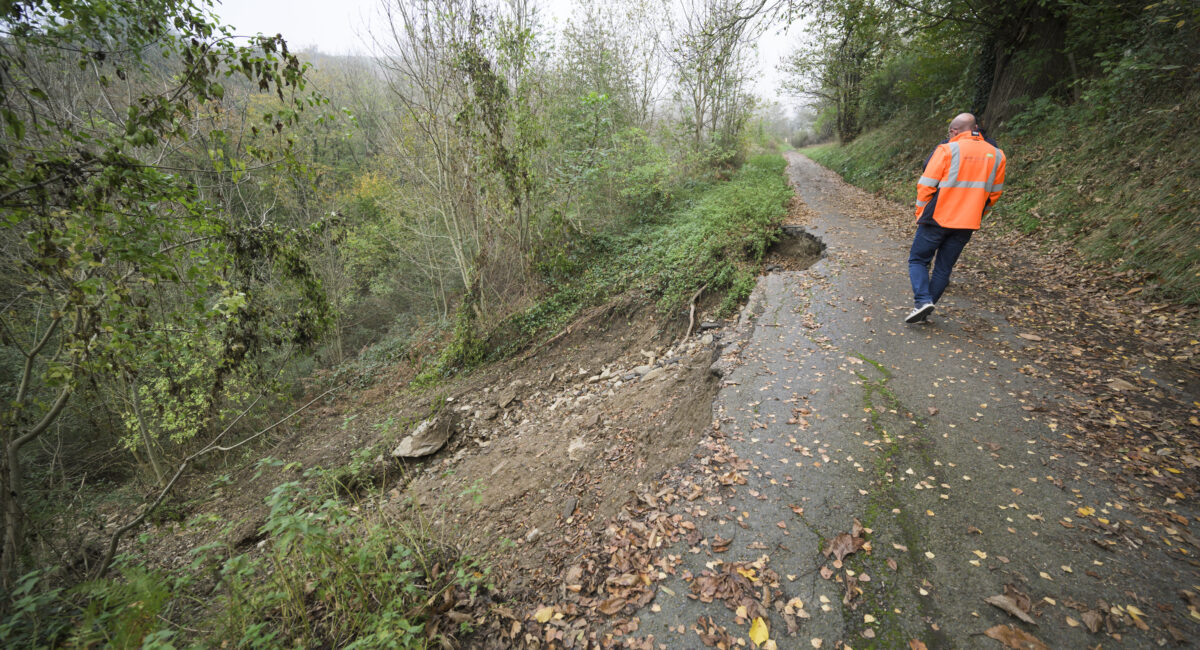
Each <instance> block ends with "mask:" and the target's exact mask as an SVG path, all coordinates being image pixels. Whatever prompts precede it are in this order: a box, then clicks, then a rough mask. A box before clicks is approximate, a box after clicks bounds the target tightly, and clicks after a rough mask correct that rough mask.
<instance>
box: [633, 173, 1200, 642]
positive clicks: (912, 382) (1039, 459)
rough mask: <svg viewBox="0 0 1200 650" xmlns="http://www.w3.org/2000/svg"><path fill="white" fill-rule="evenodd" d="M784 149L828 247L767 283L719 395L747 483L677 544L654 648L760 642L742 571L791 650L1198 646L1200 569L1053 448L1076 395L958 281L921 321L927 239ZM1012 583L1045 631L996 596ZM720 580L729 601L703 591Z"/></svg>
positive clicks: (719, 410)
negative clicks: (1190, 598) (886, 218)
mask: <svg viewBox="0 0 1200 650" xmlns="http://www.w3.org/2000/svg"><path fill="white" fill-rule="evenodd" d="M788 156H789V157H788V160H789V163H790V164H789V168H788V173H789V175H790V177H791V179H792V181H793V183H794V185H795V187H796V191H797V194H798V195H799V197H800V198H801V199H802V200H803V202H804V203H805V204H806V205H807V206H808V208H809V209H810V212H811V220H810V223H808V224H806V227H807V229H808V230H809V232H811V233H812V234H813V235H815V236H817V237H818V238H820V239H821V240H822V241H823V242H824V243H825V244H826V246H827V248H826V251H825V256H824V258H823V259H822V260H821V261H819V262H818V263H817V264H815V265H814V266H812V267H811V268H810V269H808V270H806V271H798V272H780V273H773V274H770V275H766V276H763V277H762V278H760V282H759V285H758V287H757V289H756V290H755V293H754V296H753V297H752V298H751V304H750V307H749V309H751V310H752V311H753V314H754V325H753V328H752V329H751V330H750V331H749V333H748V334H747V335H746V338H745V339H744V341H743V342H742V345H741V347H740V354H739V357H738V362H737V365H736V367H735V368H734V369H733V370H732V371H731V372H728V373H727V374H726V375H725V376H724V377H723V382H724V386H723V388H722V389H721V391H720V393H719V395H718V397H717V400H716V402H715V404H714V416H715V418H716V419H717V420H718V421H719V423H720V428H721V431H723V432H724V434H725V436H726V441H727V442H728V444H729V446H730V447H731V448H732V450H733V452H734V453H736V455H737V456H738V457H739V458H740V459H742V461H743V462H746V463H747V464H746V465H744V466H743V471H742V472H741V475H742V476H744V477H745V479H746V483H745V484H744V485H736V484H735V485H733V486H732V487H730V488H725V489H723V490H722V493H723V494H722V496H721V497H709V498H707V499H706V500H703V501H698V502H697V503H696V506H695V510H693V514H697V515H700V516H697V517H696V518H695V523H696V525H697V531H698V533H699V537H700V538H702V539H703V541H702V542H700V543H696V544H694V545H691V546H690V547H689V545H688V544H686V543H681V544H677V545H676V547H675V548H673V549H671V550H670V551H669V552H671V553H678V554H681V556H682V564H681V565H680V566H679V567H678V568H677V570H676V571H675V575H674V576H671V577H669V578H667V579H666V580H664V581H663V582H662V586H664V587H666V589H661V588H660V589H659V591H658V593H657V595H656V597H655V599H654V601H653V606H648V607H646V608H644V609H643V610H641V611H639V612H637V616H638V617H639V619H640V628H639V629H638V635H639V636H641V637H642V638H644V639H646V638H649V637H650V636H651V635H652V636H653V644H654V645H655V646H659V647H668V648H683V647H703V645H704V643H703V639H702V637H701V636H699V635H698V633H697V628H698V626H697V620H698V619H700V618H701V617H711V618H712V622H713V625H714V626H715V627H716V628H720V627H723V628H724V629H725V631H727V632H728V633H729V634H730V635H731V636H732V637H733V638H734V639H736V638H738V637H741V638H744V639H747V647H751V644H750V643H749V639H750V629H751V620H750V619H751V618H752V615H753V613H754V611H755V607H754V606H752V607H751V608H750V610H748V612H747V616H746V618H741V619H739V618H737V617H736V614H735V612H734V611H732V606H727V604H726V602H724V601H722V600H721V598H720V594H721V593H725V592H722V591H721V589H726V588H728V587H729V585H728V584H724V583H722V585H718V580H717V578H718V577H719V576H720V575H721V572H722V571H723V570H725V569H728V567H729V566H730V565H732V564H733V563H735V562H741V563H743V564H739V565H738V567H740V568H741V569H742V572H741V573H740V575H743V576H744V577H745V578H746V579H747V581H748V582H743V583H742V587H747V586H749V588H750V589H753V590H754V591H755V595H756V596H755V600H757V602H758V603H759V604H761V605H765V609H767V610H769V611H770V615H769V616H768V617H766V622H768V624H769V630H770V631H769V636H770V639H771V641H772V642H774V643H775V644H777V646H778V647H780V648H792V647H797V648H810V647H824V648H833V647H840V646H839V643H840V644H843V645H849V646H851V647H854V648H862V647H872V646H877V647H887V648H893V647H905V648H907V647H910V645H909V644H910V642H913V641H919V642H920V643H924V644H925V645H926V646H927V647H930V648H977V647H982V648H987V647H995V648H1001V647H1003V646H1002V645H1001V643H999V642H998V641H993V640H991V639H989V638H986V636H984V634H985V632H986V631H988V630H989V629H991V628H994V627H995V626H997V625H1009V624H1012V625H1014V626H1015V630H1017V631H1013V630H1008V631H1004V630H994V631H993V632H992V634H993V635H996V634H1000V633H1001V632H1003V633H1005V634H1009V635H1017V636H1019V635H1020V634H1022V633H1026V634H1030V635H1032V636H1033V637H1036V638H1037V639H1040V640H1041V641H1042V642H1044V643H1045V644H1046V645H1047V646H1048V647H1052V648H1085V647H1094V646H1095V645H1096V644H1103V646H1104V647H1106V648H1107V647H1118V646H1119V647H1159V646H1160V644H1162V643H1169V644H1171V645H1174V643H1175V639H1177V638H1179V635H1182V636H1183V638H1190V639H1195V638H1200V621H1198V620H1196V619H1195V617H1194V616H1191V615H1189V611H1188V606H1187V603H1186V602H1185V601H1184V600H1181V598H1180V596H1179V593H1178V592H1179V590H1180V589H1183V588H1189V587H1190V588H1191V589H1193V590H1195V588H1196V587H1195V586H1196V585H1197V584H1200V575H1198V574H1197V570H1196V565H1195V564H1194V563H1192V562H1189V561H1188V560H1187V557H1186V554H1185V553H1175V554H1172V553H1171V551H1172V550H1173V549H1170V548H1165V547H1164V545H1163V544H1164V543H1163V541H1162V540H1163V539H1164V534H1163V526H1162V524H1161V523H1154V522H1152V521H1149V520H1147V519H1145V518H1143V517H1142V516H1141V514H1140V512H1139V510H1138V508H1136V507H1134V506H1133V505H1131V504H1130V503H1129V502H1128V501H1126V500H1124V499H1122V498H1121V496H1120V495H1119V493H1118V492H1117V491H1116V490H1114V489H1112V487H1111V486H1110V485H1109V483H1108V482H1107V480H1106V477H1105V475H1104V474H1103V473H1102V472H1099V471H1097V470H1096V468H1095V467H1094V466H1092V464H1091V463H1089V461H1088V459H1085V458H1080V457H1076V456H1074V455H1072V454H1070V453H1067V452H1064V451H1063V450H1061V449H1058V448H1056V447H1054V446H1052V444H1051V442H1050V441H1051V440H1052V439H1056V438H1057V437H1058V436H1060V435H1061V432H1059V431H1057V430H1056V427H1057V424H1056V422H1054V421H1052V420H1051V419H1050V418H1048V417H1046V416H1045V414H1044V413H1043V412H1042V407H1043V406H1044V405H1046V404H1049V403H1052V402H1054V401H1055V400H1057V399H1060V397H1061V396H1062V394H1063V392H1064V390H1066V389H1064V388H1063V386H1062V385H1059V384H1055V383H1051V382H1050V381H1048V380H1047V379H1045V378H1036V377H1031V376H1029V375H1027V374H1023V373H1022V372H1020V370H1019V365H1020V364H1019V363H1018V362H1016V361H1015V357H1013V356H1011V352H1007V354H1006V351H1009V350H1010V349H1011V348H1015V347H1019V346H1020V345H1021V344H1022V343H1023V340H1022V339H1021V338H1019V337H1018V332H1016V331H1015V330H1013V328H1012V327H1010V326H1009V325H1008V323H1007V321H1006V319H1005V318H1004V317H1003V315H1002V314H999V313H995V312H994V311H992V308H991V306H990V305H988V304H978V303H975V302H972V301H971V300H970V299H969V298H968V296H970V295H972V292H971V291H970V283H969V281H968V280H969V278H964V277H963V276H962V275H961V274H960V275H959V276H958V277H956V278H955V280H953V281H952V284H951V287H950V289H949V291H948V292H947V294H946V296H945V298H944V299H943V301H942V304H939V306H938V310H937V312H936V313H935V314H934V316H933V318H932V319H931V320H932V322H931V323H929V324H924V325H905V324H904V323H903V322H902V318H903V316H904V315H905V314H906V313H907V311H908V310H909V309H910V308H911V295H910V290H909V287H908V278H907V270H906V259H907V251H908V244H909V241H908V240H907V239H902V238H900V237H898V236H897V235H895V234H894V233H893V232H892V231H889V229H887V228H886V227H883V226H881V225H880V224H879V222H877V221H874V220H871V219H867V218H863V217H861V216H854V214H855V213H856V212H860V211H861V207H860V205H861V203H862V202H863V201H869V200H870V198H869V197H867V195H865V194H863V193H861V192H859V191H858V190H856V189H854V188H852V187H850V186H848V185H846V184H845V183H843V182H842V181H841V180H840V179H839V178H838V177H837V176H836V175H834V174H833V173H831V172H830V171H828V170H826V169H824V168H822V167H820V166H819V165H817V164H815V163H814V162H812V161H810V160H809V159H807V158H805V157H803V156H801V155H799V154H794V153H793V154H789V155H788ZM971 255H972V248H971V246H970V245H969V246H968V248H967V251H966V253H965V254H964V258H963V260H962V261H961V262H960V269H961V268H964V267H969V266H970V265H971V264H972V258H971ZM956 281H957V283H955V282H956ZM700 513H703V514H702V515H701V514H700ZM1195 514H1196V513H1195V512H1191V513H1190V515H1189V516H1190V517H1192V518H1194V517H1195ZM856 519H857V520H858V521H859V522H860V523H861V526H862V528H863V529H865V530H863V531H861V532H860V531H858V530H856V529H855V527H854V525H855V520H856ZM842 533H848V534H850V535H848V536H844V537H839V535H840V534H842ZM855 533H856V534H855ZM856 537H857V540H856V539H855V538H856ZM717 538H720V539H717ZM726 539H731V540H732V541H731V542H730V543H729V545H728V550H723V551H722V550H720V549H721V548H723V546H722V545H721V543H720V540H726ZM714 540H716V543H715V545H714ZM855 542H857V543H858V544H862V543H863V542H865V543H866V544H867V546H865V547H860V548H857V550H856V552H853V553H851V554H849V555H847V556H846V557H845V559H844V561H843V562H841V563H835V562H834V559H833V558H832V557H826V555H824V554H823V553H822V551H825V550H827V549H828V548H829V547H830V546H831V545H833V546H834V547H835V548H836V547H839V546H840V547H841V550H842V551H845V550H854V549H855V548H856V544H855ZM771 572H774V573H773V574H772V573H771ZM775 575H777V576H778V582H777V585H775V586H772V585H770V584H766V589H765V591H763V587H764V583H771V582H773V581H774V577H773V576H775ZM1006 585H1007V594H1008V597H1009V599H1010V601H1011V602H1012V603H1013V604H1014V605H1015V608H1016V609H1018V610H1021V613H1022V614H1024V610H1026V609H1027V610H1029V613H1028V614H1027V616H1028V617H1029V619H1030V620H1031V621H1033V622H1034V623H1033V624H1031V623H1023V622H1020V621H1018V619H1017V618H1016V617H1014V615H1011V614H1009V613H1006V612H1005V611H1002V610H1001V609H1000V608H998V607H996V606H993V605H991V604H988V603H987V602H985V599H986V598H989V597H993V596H1002V595H1005V594H1006ZM706 587H708V588H710V592H712V591H713V589H716V593H717V595H718V597H717V598H716V599H715V600H713V602H707V603H706V602H701V600H697V599H691V598H688V597H687V594H688V593H689V591H694V592H697V593H698V592H702V591H703V590H704V589H705V588H706ZM717 587H720V588H717ZM763 595H766V596H767V598H765V599H764V598H762V596H763ZM796 599H799V600H798V601H797V600H796ZM1026 599H1027V600H1026ZM996 602H1000V603H1001V604H1004V602H1003V601H1001V600H998V601H996ZM655 610H657V611H655ZM785 612H786V614H787V616H785ZM805 615H806V616H807V617H805ZM789 618H790V621H789ZM789 623H790V624H791V625H792V626H793V628H794V631H795V636H791V635H789V633H788V627H789ZM1089 626H1091V627H1097V626H1098V627H1099V630H1098V631H1097V632H1095V633H1093V632H1091V631H1089V629H1088V628H1089ZM1143 628H1144V629H1143ZM713 629H715V628H706V629H704V630H702V631H708V632H712V631H713ZM1114 635H1115V636H1114ZM712 638H714V635H712V634H710V635H709V640H710V642H711V640H712ZM1012 638H1014V639H1015V638H1016V636H1014V637H1012ZM818 640H819V646H818ZM1014 642H1015V641H1014ZM912 647H922V646H920V645H919V644H918V645H913V646H912ZM1029 647H1036V646H1029Z"/></svg>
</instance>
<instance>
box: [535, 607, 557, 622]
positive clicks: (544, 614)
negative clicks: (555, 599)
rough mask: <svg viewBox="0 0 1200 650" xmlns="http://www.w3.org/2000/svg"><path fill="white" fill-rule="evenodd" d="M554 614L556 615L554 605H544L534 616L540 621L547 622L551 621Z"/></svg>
mask: <svg viewBox="0 0 1200 650" xmlns="http://www.w3.org/2000/svg"><path fill="white" fill-rule="evenodd" d="M553 616H554V608H553V607H543V608H541V609H539V610H538V611H537V613H535V614H534V615H533V618H534V620H536V621H537V622H538V623H545V622H547V621H549V620H550V619H551V618H552V617H553Z"/></svg>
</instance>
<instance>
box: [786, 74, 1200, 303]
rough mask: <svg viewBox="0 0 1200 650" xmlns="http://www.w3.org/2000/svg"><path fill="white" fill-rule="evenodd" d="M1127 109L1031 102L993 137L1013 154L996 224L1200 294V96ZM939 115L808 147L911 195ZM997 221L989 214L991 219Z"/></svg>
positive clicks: (896, 193)
mask: <svg viewBox="0 0 1200 650" xmlns="http://www.w3.org/2000/svg"><path fill="white" fill-rule="evenodd" d="M1191 99H1192V101H1184V102H1181V103H1178V104H1171V105H1166V106H1142V107H1139V108H1138V110H1132V109H1130V110H1128V111H1126V112H1124V113H1121V114H1120V115H1114V114H1113V113H1111V112H1109V113H1102V112H1099V111H1096V110H1094V109H1093V108H1092V107H1091V106H1089V105H1087V104H1086V103H1081V104H1077V105H1072V106H1059V105H1055V104H1052V103H1048V102H1034V103H1032V104H1031V106H1030V108H1029V109H1027V110H1026V111H1025V112H1024V113H1021V114H1019V115H1017V116H1016V117H1014V118H1013V119H1012V120H1011V121H1010V122H1009V123H1008V125H1007V126H1006V128H1005V129H1001V130H997V131H995V132H993V133H990V134H989V135H992V136H993V137H995V138H996V140H997V141H998V142H999V143H1000V147H1001V148H1002V149H1003V150H1004V152H1005V154H1006V155H1007V156H1008V173H1007V179H1006V182H1005V195H1004V196H1003V197H1002V198H1001V200H1000V202H999V204H997V206H996V209H995V210H994V211H993V213H992V217H991V218H992V220H993V222H994V223H998V224H1000V226H1001V227H1002V228H1009V229H1012V230H1015V231H1020V232H1024V233H1035V232H1036V233H1039V234H1044V236H1045V237H1046V239H1047V240H1050V239H1056V240H1066V241H1069V242H1071V243H1072V244H1073V245H1074V247H1075V248H1076V250H1077V251H1078V253H1079V255H1080V257H1081V258H1083V259H1086V260H1089V261H1091V262H1096V263H1100V264H1107V265H1112V266H1114V267H1116V269H1119V270H1132V271H1133V272H1134V273H1137V274H1140V275H1141V276H1142V277H1143V281H1144V282H1145V283H1146V285H1147V287H1146V288H1147V289H1148V291H1147V293H1148V294H1152V295H1155V296H1156V297H1158V298H1160V299H1164V300H1172V301H1178V302H1182V303H1185V304H1193V305H1194V304H1200V202H1198V201H1197V197H1198V196H1200V166H1197V165H1196V164H1195V161H1194V155H1195V154H1194V152H1195V151H1196V149H1197V147H1200V135H1198V134H1197V132H1196V130H1195V128H1194V124H1196V122H1197V120H1198V119H1200V98H1196V97H1192V98H1191ZM944 128H945V123H944V120H943V118H941V117H933V118H928V117H914V116H907V117H902V118H898V119H896V120H893V121H891V122H889V123H887V124H885V125H883V126H881V127H879V128H877V129H875V130H873V131H870V132H868V133H866V134H864V135H863V136H861V137H860V138H858V139H857V140H855V141H854V142H852V143H851V144H850V145H848V146H839V145H836V144H829V145H819V146H815V147H809V148H807V149H805V150H804V153H805V154H807V155H808V156H810V157H811V158H813V159H814V160H816V161H817V162H819V163H821V164H823V165H825V166H827V167H829V168H830V169H832V170H834V171H835V172H837V173H839V174H841V175H842V177H843V178H845V179H846V180H847V181H848V182H850V183H853V184H855V185H858V186H860V187H862V188H864V189H867V190H869V191H873V192H874V191H881V192H883V193H884V195H886V196H887V197H888V198H891V199H893V200H895V201H898V202H901V203H905V204H909V203H911V202H912V201H913V200H914V197H915V196H916V178H917V176H919V175H920V172H921V165H922V163H923V162H924V160H925V157H926V156H928V155H929V152H930V151H932V149H933V145H934V144H935V143H936V142H938V141H940V140H941V139H942V138H943V137H944V135H943V133H944ZM989 225H990V224H985V227H988V226H989Z"/></svg>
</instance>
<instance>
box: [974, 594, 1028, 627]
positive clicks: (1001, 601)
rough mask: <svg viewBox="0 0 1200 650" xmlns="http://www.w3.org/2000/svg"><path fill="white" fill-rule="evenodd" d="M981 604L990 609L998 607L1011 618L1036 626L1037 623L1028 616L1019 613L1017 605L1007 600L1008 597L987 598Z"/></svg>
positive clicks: (1009, 599) (1010, 599)
mask: <svg viewBox="0 0 1200 650" xmlns="http://www.w3.org/2000/svg"><path fill="white" fill-rule="evenodd" d="M983 602H985V603H987V604H989V605H991V606H992V607H999V608H1000V609H1002V610H1004V611H1006V612H1008V613H1009V614H1011V615H1012V616H1015V617H1017V618H1019V619H1021V620H1022V621H1025V622H1026V623H1029V624H1030V625H1037V621H1035V620H1033V617H1032V616H1030V615H1029V614H1026V613H1025V612H1023V611H1021V608H1020V607H1017V604H1016V603H1015V602H1013V599H1012V598H1009V597H1008V596H988V597H987V598H984V599H983Z"/></svg>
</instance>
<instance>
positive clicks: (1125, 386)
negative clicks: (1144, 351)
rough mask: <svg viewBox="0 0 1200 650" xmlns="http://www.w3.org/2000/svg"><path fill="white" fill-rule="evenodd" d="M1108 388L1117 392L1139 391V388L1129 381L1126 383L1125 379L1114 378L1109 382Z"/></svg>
mask: <svg viewBox="0 0 1200 650" xmlns="http://www.w3.org/2000/svg"><path fill="white" fill-rule="evenodd" d="M1108 387H1109V388H1111V389H1113V390H1115V391H1130V390H1137V386H1134V385H1133V384H1131V383H1129V382H1127V381H1125V380H1124V379H1121V378H1119V377H1114V378H1112V379H1109V380H1108Z"/></svg>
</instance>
